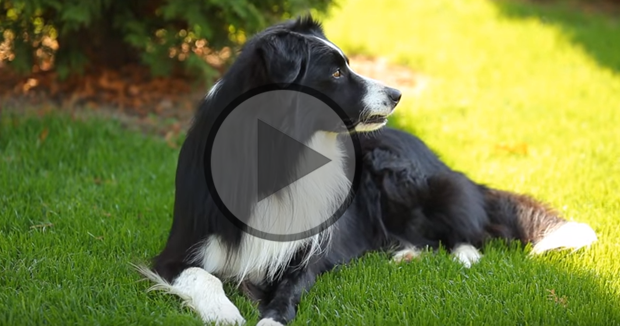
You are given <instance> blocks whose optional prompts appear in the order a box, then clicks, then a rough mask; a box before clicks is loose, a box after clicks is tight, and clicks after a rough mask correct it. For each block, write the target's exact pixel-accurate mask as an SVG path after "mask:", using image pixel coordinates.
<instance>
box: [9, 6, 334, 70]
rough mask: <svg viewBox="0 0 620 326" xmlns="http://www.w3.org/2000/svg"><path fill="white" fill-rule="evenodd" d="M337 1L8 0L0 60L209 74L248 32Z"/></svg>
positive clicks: (42, 66)
mask: <svg viewBox="0 0 620 326" xmlns="http://www.w3.org/2000/svg"><path fill="white" fill-rule="evenodd" d="M330 1H331V0H255V1H252V0H88V1H86V0H0V67H1V64H2V63H1V62H2V61H8V62H9V64H10V65H11V66H13V67H14V68H15V69H16V70H17V71H19V72H21V73H30V72H33V70H34V72H36V71H40V70H50V69H55V70H56V72H57V73H58V76H59V77H60V78H61V79H62V78H65V77H67V76H69V75H71V74H74V73H77V74H79V73H83V72H84V71H85V70H86V71H87V70H88V69H95V68H112V69H114V68H118V67H120V66H124V65H128V64H143V65H147V66H148V67H149V68H150V72H151V74H152V75H155V76H162V75H163V76H169V75H171V74H176V73H182V74H188V73H189V74H193V75H194V76H198V77H202V78H205V77H209V76H212V75H213V73H214V69H213V66H214V65H217V64H218V63H221V60H222V59H226V58H227V57H229V56H230V54H231V51H230V48H231V47H232V46H235V45H238V44H240V43H243V42H244V41H245V37H246V35H248V34H253V33H255V32H257V31H259V30H261V29H263V28H264V27H266V26H268V25H270V24H272V23H274V22H277V21H280V20H282V19H286V18H290V17H291V16H293V15H297V14H301V13H303V12H307V11H310V10H311V9H312V10H317V11H319V12H320V11H324V10H326V9H327V6H328V4H329V2H330ZM3 57H4V58H3ZM218 60H219V61H220V62H218Z"/></svg>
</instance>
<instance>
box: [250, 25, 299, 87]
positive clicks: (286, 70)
mask: <svg viewBox="0 0 620 326" xmlns="http://www.w3.org/2000/svg"><path fill="white" fill-rule="evenodd" d="M305 49H306V47H305V42H304V40H303V39H302V38H301V37H298V36H296V35H292V34H290V33H281V34H276V35H271V36H269V39H268V40H267V42H264V43H263V44H262V46H261V47H259V48H258V52H259V56H260V57H261V59H262V60H263V67H264V74H265V78H266V79H267V82H269V83H274V84H280V85H290V84H291V83H293V82H294V81H295V80H297V78H298V77H300V75H301V73H302V70H303V65H304V63H305V59H304V58H305V57H306V53H305Z"/></svg>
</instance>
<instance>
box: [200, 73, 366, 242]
mask: <svg viewBox="0 0 620 326" xmlns="http://www.w3.org/2000/svg"><path fill="white" fill-rule="evenodd" d="M212 118H214V120H213V121H214V123H213V124H212V125H211V127H210V128H209V129H210V130H209V134H208V138H207V143H206V147H205V153H204V165H205V176H206V182H207V186H208V188H209V192H210V195H211V197H212V199H213V201H214V202H215V204H216V205H217V207H218V208H219V210H220V212H221V213H222V214H223V215H224V216H225V217H226V218H228V220H229V221H230V222H232V223H233V224H234V225H235V226H237V227H238V228H240V229H241V230H243V231H244V232H247V233H249V234H251V235H253V236H256V237H260V238H263V239H266V240H271V241H294V240H301V239H305V238H308V237H311V236H313V235H316V234H318V233H319V232H321V231H323V230H325V229H327V228H328V227H330V226H331V225H332V224H334V223H335V222H336V221H337V220H338V219H339V218H340V217H341V216H342V215H343V214H344V213H345V212H346V210H347V208H348V207H349V205H350V204H351V202H352V200H353V196H354V194H355V190H356V189H358V187H357V186H358V185H359V179H360V174H361V166H362V164H361V162H360V160H361V157H360V155H359V153H361V151H360V143H359V139H358V136H357V133H356V132H355V131H354V126H353V125H352V124H350V123H348V121H350V117H349V116H348V115H347V113H346V112H345V111H344V110H343V109H342V108H340V107H339V106H338V105H337V104H336V103H335V102H334V101H333V100H331V99H330V98H329V97H328V96H326V95H324V94H321V93H320V92H318V91H316V90H314V89H311V88H308V87H304V86H300V85H288V86H280V85H267V86H263V87H259V88H256V89H252V90H250V91H249V92H246V93H244V94H242V95H241V96H239V97H238V98H236V99H234V100H233V101H232V102H230V104H229V105H227V106H226V107H225V108H224V109H223V110H221V111H219V112H218V115H217V116H216V117H212ZM343 170H344V171H345V173H344V174H343V173H342V172H339V171H343Z"/></svg>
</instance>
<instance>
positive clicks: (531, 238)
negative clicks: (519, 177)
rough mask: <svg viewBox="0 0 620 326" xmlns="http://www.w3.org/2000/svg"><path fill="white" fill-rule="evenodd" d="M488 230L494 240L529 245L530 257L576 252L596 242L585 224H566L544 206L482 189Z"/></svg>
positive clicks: (524, 196) (509, 193) (525, 198)
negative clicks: (546, 252) (562, 250)
mask: <svg viewBox="0 0 620 326" xmlns="http://www.w3.org/2000/svg"><path fill="white" fill-rule="evenodd" d="M483 192H484V194H485V205H486V211H487V214H488V216H489V219H490V222H491V223H490V225H489V227H488V228H487V231H488V232H489V234H490V235H491V236H492V237H494V238H502V239H510V240H520V241H521V242H522V243H524V244H526V243H532V244H533V250H532V252H531V253H532V254H540V253H543V252H545V251H549V250H553V249H560V248H570V249H579V248H582V247H585V246H589V245H590V244H592V243H593V242H594V241H596V240H597V237H596V233H595V232H594V230H592V228H591V227H590V226H589V225H587V224H584V223H577V222H569V221H567V220H566V219H564V218H562V217H561V216H560V215H559V214H558V212H556V211H555V210H553V209H552V208H550V207H548V206H547V205H545V204H543V203H541V202H539V201H537V200H535V199H533V198H531V197H529V196H526V195H521V194H516V193H512V192H508V191H503V190H497V189H490V188H486V187H483Z"/></svg>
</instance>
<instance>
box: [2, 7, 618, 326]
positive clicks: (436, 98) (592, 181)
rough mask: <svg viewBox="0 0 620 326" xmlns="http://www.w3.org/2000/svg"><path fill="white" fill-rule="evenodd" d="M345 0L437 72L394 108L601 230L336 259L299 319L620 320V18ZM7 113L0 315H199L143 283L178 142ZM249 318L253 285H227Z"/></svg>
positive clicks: (353, 42) (9, 320)
mask: <svg viewBox="0 0 620 326" xmlns="http://www.w3.org/2000/svg"><path fill="white" fill-rule="evenodd" d="M378 3H379V2H377V1H373V0H356V1H353V0H351V1H343V2H341V6H340V9H335V10H333V11H332V12H331V13H330V16H329V18H328V20H327V21H326V23H325V27H326V31H327V34H328V37H330V38H331V39H332V40H333V41H334V42H335V43H337V44H339V45H340V46H341V47H342V48H343V50H345V52H347V53H362V54H366V55H371V56H383V57H386V58H387V59H389V60H390V61H392V62H394V63H399V64H403V65H406V66H408V67H409V68H411V69H413V70H415V71H416V72H417V73H419V74H421V75H423V76H424V77H425V78H424V80H425V81H426V84H425V85H426V87H425V89H424V91H423V92H421V93H405V94H404V97H403V102H402V104H401V105H400V106H399V109H398V113H397V115H396V117H395V119H393V121H392V124H393V125H394V126H397V127H400V128H403V129H406V130H409V131H412V132H415V133H416V134H418V135H420V136H421V137H422V138H423V139H425V140H426V141H427V142H428V143H429V144H430V145H431V147H433V148H434V149H435V150H436V151H437V152H438V153H439V154H440V155H441V156H442V157H443V158H444V160H446V162H448V163H449V164H450V165H452V166H453V167H455V168H456V169H458V170H461V171H464V172H466V173H468V174H469V175H470V176H472V177H473V178H474V179H475V180H477V181H480V182H485V183H487V184H490V185H492V186H495V187H501V188H504V189H511V190H515V191H519V192H524V193H529V194H532V195H534V196H536V197H538V198H540V199H542V200H544V201H547V202H549V203H551V204H552V205H554V206H555V207H557V208H558V209H559V210H560V211H561V212H563V214H564V215H565V216H566V217H567V218H569V219H574V220H577V221H581V222H587V223H589V224H590V225H591V226H592V227H593V228H594V229H595V231H596V232H597V233H598V235H599V241H598V242H597V243H596V244H595V245H594V246H593V247H591V248H590V249H586V250H580V251H577V252H558V253H551V254H549V255H546V256H544V257H540V258H536V259H529V258H528V256H527V249H525V250H524V249H523V248H518V247H507V246H505V245H503V244H500V243H494V244H492V245H491V246H490V247H489V248H487V250H486V251H485V258H484V259H483V260H482V262H481V263H480V264H478V265H475V266H474V267H472V268H471V269H469V270H467V269H464V268H462V267H461V266H460V265H458V264H456V263H454V262H452V261H451V259H450V257H449V256H448V255H447V254H445V253H440V254H439V255H429V256H425V257H424V258H422V259H421V260H420V261H417V262H413V263H410V264H402V265H396V264H392V263H389V260H388V257H387V256H385V255H382V254H372V255H368V256H367V257H365V258H363V259H360V260H359V261H356V262H354V263H353V264H352V265H351V266H348V267H345V268H341V269H339V270H338V271H335V272H333V273H329V274H326V275H324V276H322V277H321V278H320V279H319V281H318V283H317V285H316V286H315V287H314V288H313V289H312V291H311V292H310V293H308V294H307V295H306V296H305V299H304V300H303V302H302V304H301V306H300V308H299V309H300V310H299V315H298V318H297V320H296V321H295V322H294V323H293V324H294V325H306V324H311V325H620V304H619V302H620V277H619V274H620V260H619V259H617V256H618V250H619V249H620V241H619V240H618V239H620V222H619V219H618V212H619V211H620V199H619V197H618V189H619V188H620V38H618V35H620V20H619V19H617V18H616V19H613V18H609V17H605V16H599V15H598V14H595V13H591V14H583V13H579V12H578V11H575V10H574V9H572V7H570V6H569V5H547V6H540V5H533V4H527V3H524V2H514V1H488V0H468V1H455V0H433V1H408V0H398V1H397V0H390V1H386V2H382V3H381V5H378ZM11 111H12V110H8V112H4V113H3V115H2V116H1V117H0V118H1V119H0V325H11V326H12V325H200V320H199V319H198V318H197V316H195V315H194V314H193V313H192V312H191V311H190V310H189V309H188V308H182V307H181V304H180V301H179V300H178V299H177V298H176V297H173V296H170V295H163V294H160V293H154V292H151V293H145V290H146V289H147V288H148V286H149V284H148V283H147V282H143V281H140V277H139V276H138V275H137V274H136V273H135V272H134V271H133V270H132V269H131V266H130V263H139V262H146V261H147V260H148V259H149V258H150V257H152V256H153V255H155V254H157V253H158V251H159V249H160V248H161V247H162V246H163V244H164V242H165V238H166V236H167V232H168V228H169V226H170V222H171V212H172V205H173V192H174V187H173V185H174V172H175V165H176V157H177V154H178V149H176V148H172V147H171V146H169V144H168V143H166V141H165V140H163V139H161V138H159V137H155V136H149V135H144V134H140V133H137V132H134V131H130V130H127V129H125V128H123V127H122V126H121V124H120V123H119V122H117V121H114V120H104V119H99V118H91V119H85V120H82V119H80V120H77V121H74V120H73V119H71V118H70V117H68V116H64V115H47V116H44V117H29V118H28V117H25V116H18V115H15V114H13V113H11ZM228 291H229V292H228V293H230V294H231V296H232V298H233V301H234V302H235V303H236V304H237V305H238V306H239V307H240V309H241V310H242V314H243V315H244V316H246V317H247V318H248V320H249V322H250V325H251V324H254V323H255V322H256V321H257V318H258V316H257V313H256V311H255V309H254V308H253V307H252V305H251V303H250V302H249V301H248V300H247V299H245V298H243V297H241V296H240V295H238V294H236V292H235V291H234V289H232V288H230V287H229V288H228Z"/></svg>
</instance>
